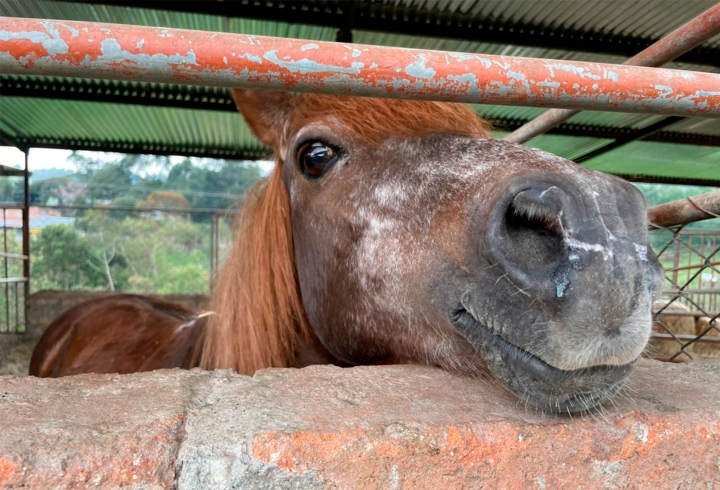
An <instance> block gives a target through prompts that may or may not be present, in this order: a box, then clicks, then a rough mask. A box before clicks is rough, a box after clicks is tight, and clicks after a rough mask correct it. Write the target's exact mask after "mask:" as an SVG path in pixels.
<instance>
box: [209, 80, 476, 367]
mask: <svg viewBox="0 0 720 490" xmlns="http://www.w3.org/2000/svg"><path fill="white" fill-rule="evenodd" d="M275 96H276V97H278V98H282V97H288V96H287V95H285V94H281V93H277V94H276V95H275ZM236 102H237V104H238V107H239V108H240V109H241V112H242V113H243V114H244V116H245V118H246V120H248V122H249V123H250V125H251V127H252V129H253V131H254V132H255V133H256V135H257V136H258V138H259V139H260V140H261V141H262V142H263V143H265V144H266V145H268V146H271V147H273V149H274V150H275V162H276V167H275V169H274V171H273V172H272V174H271V175H270V176H269V177H268V178H267V179H265V180H263V181H262V182H260V183H259V184H258V185H257V186H256V187H255V188H254V189H253V191H252V193H251V195H250V197H249V198H248V200H247V201H246V203H245V207H244V209H243V211H242V213H241V216H240V218H239V232H238V235H237V237H236V241H235V245H234V247H233V249H232V252H231V253H230V256H229V258H228V260H227V262H226V264H225V266H224V268H223V269H222V271H221V272H220V274H219V276H218V278H217V281H216V284H215V294H214V297H213V301H212V306H211V309H212V310H213V311H215V312H216V313H217V315H215V316H213V317H211V318H210V319H209V322H208V326H207V329H206V331H205V342H204V346H203V347H202V351H201V353H200V359H199V363H200V366H201V367H203V368H206V369H217V368H233V369H236V370H237V371H238V372H240V373H244V374H252V373H254V372H255V371H256V370H258V369H261V368H265V367H290V366H294V365H296V356H297V351H296V349H297V346H298V342H299V341H300V340H305V339H307V337H308V336H309V335H310V327H309V325H308V322H307V320H306V318H305V312H304V310H303V306H302V300H301V298H300V291H299V287H298V283H297V275H296V269H295V259H294V253H293V240H292V232H291V224H290V202H289V197H288V193H287V190H286V189H285V187H284V186H283V183H282V180H281V174H282V171H281V170H282V165H283V160H282V155H280V154H279V152H278V148H281V147H282V146H284V143H285V142H284V141H283V135H278V134H277V133H274V132H273V128H272V127H271V125H270V124H263V121H272V120H275V121H277V120H283V118H284V122H286V123H287V127H288V131H287V133H288V134H294V133H295V132H296V131H298V130H299V129H300V128H302V127H304V126H306V125H308V124H311V123H313V122H317V121H323V122H325V123H326V124H330V125H333V126H334V127H336V129H337V130H339V131H343V132H347V133H349V134H352V136H353V137H354V138H359V139H362V140H364V141H365V142H367V143H370V144H373V145H379V144H380V143H381V142H382V141H383V140H384V139H385V138H387V137H389V136H391V137H412V136H417V137H423V136H427V135H428V134H432V133H454V134H466V135H473V136H478V137H485V138H487V137H489V136H490V125H489V124H488V123H487V122H486V121H484V120H482V119H481V118H480V117H478V115H477V114H476V113H475V111H473V110H472V109H471V108H470V107H469V106H467V105H464V104H451V103H442V102H422V101H409V100H401V99H375V98H360V97H340V96H329V95H316V94H303V95H300V96H296V97H290V98H289V100H288V102H289V104H290V105H291V107H292V110H291V111H290V115H291V116H290V118H289V120H288V114H272V113H270V114H268V113H267V110H268V108H267V106H266V105H264V104H262V103H261V102H260V101H259V100H258V99H255V98H253V94H252V93H249V94H247V93H246V94H243V95H242V96H238V94H237V93H236ZM280 126H281V125H280Z"/></svg>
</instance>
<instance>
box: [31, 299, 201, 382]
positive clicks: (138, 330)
mask: <svg viewBox="0 0 720 490" xmlns="http://www.w3.org/2000/svg"><path fill="white" fill-rule="evenodd" d="M204 326H205V319H204V318H200V319H198V318H197V316H196V315H195V313H194V312H193V311H191V310H188V309H187V308H184V307H183V306H180V305H178V304H175V303H172V302H169V301H167V300H164V299H162V298H158V297H154V296H139V295H130V294H117V295H111V296H104V297H101V298H96V299H91V300H89V301H86V302H84V303H81V304H79V305H76V306H74V307H72V308H70V309H69V310H68V311H66V312H65V313H63V314H62V315H60V316H59V317H58V318H57V319H56V320H54V321H53V322H52V323H51V324H50V325H49V326H48V328H47V329H46V330H45V333H44V334H43V336H42V337H41V338H40V341H39V342H38V344H37V346H36V347H35V350H34V351H33V355H32V359H31V362H30V375H31V376H38V377H60V376H68V375H73V374H81V373H121V374H125V373H133V372H140V371H152V370H155V369H164V368H185V369H190V368H192V367H194V366H195V361H194V358H195V357H196V356H195V352H196V350H197V346H198V343H199V341H200V339H201V337H202V335H203V332H204Z"/></svg>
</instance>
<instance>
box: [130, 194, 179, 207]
mask: <svg viewBox="0 0 720 490" xmlns="http://www.w3.org/2000/svg"><path fill="white" fill-rule="evenodd" d="M137 207H138V208H168V209H187V208H188V207H189V206H188V202H187V199H185V197H184V196H183V195H182V194H180V193H178V192H170V191H155V192H153V193H152V194H150V195H149V196H148V198H147V199H145V200H144V201H140V202H139V203H138V204H137Z"/></svg>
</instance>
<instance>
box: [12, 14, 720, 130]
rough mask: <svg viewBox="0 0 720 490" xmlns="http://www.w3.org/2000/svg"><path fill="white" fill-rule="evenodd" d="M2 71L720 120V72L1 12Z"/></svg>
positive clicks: (22, 73)
mask: <svg viewBox="0 0 720 490" xmlns="http://www.w3.org/2000/svg"><path fill="white" fill-rule="evenodd" d="M0 72H2V73H9V74H21V75H55V76H68V77H80V78H104V79H113V80H129V79H133V80H138V81H150V82H159V83H183V84H195V85H211V86H223V87H241V88H263V89H275V90H288V91H300V92H318V93H329V94H351V95H361V96H380V97H402V98H407V99H422V100H445V101H453V102H475V103H486V104H500V105H522V106H537V107H550V106H552V107H562V108H567V109H596V110H608V111H620V112H642V113H653V114H668V115H704V116H707V117H714V118H720V75H717V74H712V73H701V72H688V71H681V70H665V69H657V68H655V69H650V68H642V67H631V66H623V65H611V64H602V63H585V62H575V61H566V60H563V61H560V60H542V59H533V58H519V57H511V56H491V55H484V54H467V53H451V52H440V51H429V50H414V49H404V48H390V47H380V46H364V45H357V44H342V43H330V42H320V41H307V40H293V39H280V38H272V37H260V36H251V35H242V34H226V33H213V32H201V31H189V30H180V29H163V28H157V27H140V26H129V25H118V24H99V23H89V22H71V21H53V20H37V19H19V18H7V17H3V18H0Z"/></svg>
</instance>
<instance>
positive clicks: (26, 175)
mask: <svg viewBox="0 0 720 490" xmlns="http://www.w3.org/2000/svg"><path fill="white" fill-rule="evenodd" d="M0 58H1V56H0ZM23 189H24V192H23V210H22V254H23V255H24V256H25V258H24V259H23V272H22V273H23V276H24V281H23V282H25V284H24V287H23V318H27V316H28V298H29V297H30V148H25V167H24V169H23ZM16 299H17V298H16Z"/></svg>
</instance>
